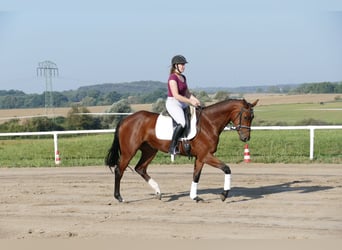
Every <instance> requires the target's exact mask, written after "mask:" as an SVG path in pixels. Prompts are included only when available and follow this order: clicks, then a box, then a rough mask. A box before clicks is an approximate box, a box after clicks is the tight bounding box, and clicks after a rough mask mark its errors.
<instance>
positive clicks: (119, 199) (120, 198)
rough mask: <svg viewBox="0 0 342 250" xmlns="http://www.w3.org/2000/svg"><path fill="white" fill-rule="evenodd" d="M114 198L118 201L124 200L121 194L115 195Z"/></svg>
mask: <svg viewBox="0 0 342 250" xmlns="http://www.w3.org/2000/svg"><path fill="white" fill-rule="evenodd" d="M114 198H115V199H117V200H118V202H123V201H124V200H123V199H122V197H121V195H114Z"/></svg>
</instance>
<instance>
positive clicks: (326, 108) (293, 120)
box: [254, 102, 342, 126]
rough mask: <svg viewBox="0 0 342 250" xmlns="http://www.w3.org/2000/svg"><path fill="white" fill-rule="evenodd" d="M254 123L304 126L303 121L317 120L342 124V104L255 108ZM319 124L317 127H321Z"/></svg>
mask: <svg viewBox="0 0 342 250" xmlns="http://www.w3.org/2000/svg"><path fill="white" fill-rule="evenodd" d="M255 114H256V117H255V120H254V123H255V124H258V125H262V126H264V125H265V126H267V125H285V126H286V125H288V126H294V125H303V120H309V119H311V120H313V119H314V120H317V121H321V123H320V124H327V125H341V124H342V102H332V103H325V104H324V105H321V104H319V103H310V104H278V105H268V106H260V107H258V106H256V107H255ZM320 124H317V125H320Z"/></svg>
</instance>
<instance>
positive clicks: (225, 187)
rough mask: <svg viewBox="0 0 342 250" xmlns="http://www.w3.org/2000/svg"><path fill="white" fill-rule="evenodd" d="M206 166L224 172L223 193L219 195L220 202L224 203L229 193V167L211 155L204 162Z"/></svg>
mask: <svg viewBox="0 0 342 250" xmlns="http://www.w3.org/2000/svg"><path fill="white" fill-rule="evenodd" d="M205 162H206V163H207V164H209V165H211V166H213V167H216V168H218V169H221V170H222V171H223V172H224V185H223V192H222V193H221V194H220V197H221V200H222V201H225V200H226V198H227V197H228V194H229V191H230V181H231V171H230V167H229V166H228V165H226V164H225V163H224V162H222V161H220V160H219V159H217V158H216V157H215V156H213V155H209V156H207V158H206V161H205Z"/></svg>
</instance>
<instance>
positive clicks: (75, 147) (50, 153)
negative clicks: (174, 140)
mask: <svg viewBox="0 0 342 250" xmlns="http://www.w3.org/2000/svg"><path fill="white" fill-rule="evenodd" d="M112 139H113V135H112V134H98V135H75V136H59V140H58V142H59V145H58V146H59V151H60V157H61V161H62V163H61V166H89V165H96V166H97V165H99V166H101V165H104V158H105V155H106V152H107V150H108V149H109V147H110V146H111V143H112ZM248 144H249V150H250V154H251V160H252V162H260V163H310V162H315V163H317V162H318V163H338V164H342V130H316V131H315V151H314V157H315V158H314V160H313V161H311V160H310V159H309V131H306V130H285V131H259V130H258V131H252V138H251V140H250V142H248ZM244 145H245V143H243V142H241V141H240V140H239V138H238V135H237V133H236V132H235V131H226V132H223V133H222V134H221V137H220V143H219V147H218V151H217V153H216V156H217V157H218V158H219V159H221V160H222V161H224V162H226V163H228V164H229V163H239V162H243V153H244ZM137 159H138V158H137V157H135V158H134V159H133V160H132V162H131V165H135V163H136V162H137ZM153 163H154V164H171V162H170V156H169V155H168V154H166V153H161V152H159V153H158V155H157V157H156V158H155V159H154V161H153ZM184 163H193V160H189V159H188V158H187V157H176V161H175V162H174V163H172V164H184ZM54 165H55V164H54V149H53V139H52V137H51V138H37V139H20V138H16V139H10V140H0V166H1V167H41V166H54Z"/></svg>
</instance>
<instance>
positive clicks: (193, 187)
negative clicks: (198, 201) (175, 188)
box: [190, 182, 198, 199]
mask: <svg viewBox="0 0 342 250" xmlns="http://www.w3.org/2000/svg"><path fill="white" fill-rule="evenodd" d="M197 186H198V183H195V182H192V183H191V189H190V198H191V199H195V198H196V197H197Z"/></svg>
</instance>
